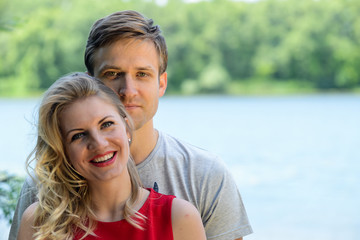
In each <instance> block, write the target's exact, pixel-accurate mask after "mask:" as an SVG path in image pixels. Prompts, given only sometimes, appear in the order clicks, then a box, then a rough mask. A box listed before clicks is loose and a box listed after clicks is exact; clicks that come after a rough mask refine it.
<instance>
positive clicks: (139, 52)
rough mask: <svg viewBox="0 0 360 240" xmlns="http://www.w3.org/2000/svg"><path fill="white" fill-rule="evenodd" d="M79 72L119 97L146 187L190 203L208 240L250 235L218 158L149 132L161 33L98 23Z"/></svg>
mask: <svg viewBox="0 0 360 240" xmlns="http://www.w3.org/2000/svg"><path fill="white" fill-rule="evenodd" d="M85 65H86V67H87V70H88V73H89V74H90V75H93V76H95V77H97V78H99V79H101V80H102V81H103V82H104V83H105V84H106V85H108V86H109V87H111V88H112V89H113V90H114V91H115V92H117V93H118V94H119V97H120V99H121V100H122V102H123V104H124V106H125V108H126V110H127V111H128V113H129V114H130V115H131V117H132V119H133V121H134V125H135V131H134V136H133V139H132V143H131V149H130V150H131V154H132V157H133V159H134V161H135V163H136V165H137V169H138V171H139V175H140V177H141V180H142V182H143V184H144V186H145V187H148V188H154V189H156V190H158V191H159V192H160V193H163V194H172V195H176V196H177V197H178V198H182V199H185V200H188V201H190V202H191V203H193V204H194V205H195V207H196V208H197V209H198V210H199V212H200V214H201V217H202V221H203V224H204V227H205V231H206V236H207V238H208V239H218V240H223V239H224V240H225V239H226V240H228V239H231V240H233V239H242V237H243V236H245V235H247V234H250V233H251V232H252V229H251V226H250V224H249V222H248V219H247V215H246V211H245V208H244V206H243V203H242V200H241V196H240V193H239V191H238V189H237V186H236V184H235V182H234V180H233V178H232V176H231V174H230V173H229V171H228V170H227V169H226V167H225V166H224V165H223V163H222V162H221V161H220V160H219V159H218V157H217V156H215V155H213V154H211V153H209V152H207V151H204V150H202V149H199V148H196V147H194V146H192V145H189V144H187V143H184V142H182V141H180V140H178V139H176V138H174V137H171V136H169V135H167V134H165V133H162V132H160V131H158V130H156V129H155V128H154V126H153V117H154V115H155V114H156V111H157V107H158V101H159V98H160V97H162V96H163V95H164V94H165V90H166V87H167V73H166V67H167V48H166V43H165V39H164V38H163V36H162V35H161V31H160V29H159V27H158V26H154V25H153V21H152V20H151V19H147V18H145V17H144V16H142V15H141V14H139V13H138V12H135V11H122V12H117V13H113V14H111V15H109V16H107V17H105V18H103V19H100V20H98V21H97V22H95V24H94V25H93V27H92V29H91V31H90V34H89V37H88V42H87V45H86V50H85ZM85 107H86V106H85ZM34 189H35V187H34V183H33V182H32V180H31V179H27V181H26V182H25V184H24V186H23V189H22V192H21V197H20V199H19V202H18V206H17V209H16V212H15V216H14V222H13V224H12V227H11V232H10V236H9V239H10V240H12V239H15V238H16V234H17V231H18V225H19V223H20V219H21V215H22V213H23V211H24V210H25V209H26V208H27V206H29V205H30V203H32V202H33V201H35V200H36V198H35V193H34Z"/></svg>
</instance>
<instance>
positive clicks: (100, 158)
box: [92, 152, 115, 163]
mask: <svg viewBox="0 0 360 240" xmlns="http://www.w3.org/2000/svg"><path fill="white" fill-rule="evenodd" d="M114 154H115V152H112V153H109V154H106V155H104V156H102V157H99V158H95V159H94V160H92V162H97V163H98V162H105V161H107V160H110V159H111V158H112V157H113V156H114Z"/></svg>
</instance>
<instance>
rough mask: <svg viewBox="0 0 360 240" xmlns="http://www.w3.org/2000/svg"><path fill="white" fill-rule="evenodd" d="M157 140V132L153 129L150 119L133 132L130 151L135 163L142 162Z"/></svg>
mask: <svg viewBox="0 0 360 240" xmlns="http://www.w3.org/2000/svg"><path fill="white" fill-rule="evenodd" d="M157 140H158V132H157V130H156V129H154V126H153V122H152V121H149V122H147V123H146V124H145V125H144V126H143V127H142V128H140V129H138V130H136V131H135V132H134V134H133V139H132V142H131V146H130V152H131V155H132V157H133V159H134V161H135V164H139V163H141V162H143V161H144V160H145V159H146V158H147V157H148V156H149V154H150V153H151V152H152V150H153V149H154V148H155V146H156V143H157Z"/></svg>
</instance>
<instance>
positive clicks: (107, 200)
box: [89, 174, 131, 222]
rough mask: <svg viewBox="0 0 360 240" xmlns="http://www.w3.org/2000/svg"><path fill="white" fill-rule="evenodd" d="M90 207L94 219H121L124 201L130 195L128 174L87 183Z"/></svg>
mask: <svg viewBox="0 0 360 240" xmlns="http://www.w3.org/2000/svg"><path fill="white" fill-rule="evenodd" d="M89 190H90V195H91V201H92V208H93V211H94V213H95V215H96V219H97V220H98V221H102V222H113V221H119V220H121V219H123V212H124V207H125V203H126V201H127V200H128V199H129V198H130V196H131V182H130V176H129V175H128V174H126V176H124V177H122V178H121V179H120V178H119V179H114V180H112V181H106V182H100V183H98V182H97V183H96V184H89Z"/></svg>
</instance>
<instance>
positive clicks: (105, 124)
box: [101, 121, 114, 129]
mask: <svg viewBox="0 0 360 240" xmlns="http://www.w3.org/2000/svg"><path fill="white" fill-rule="evenodd" d="M112 125H114V122H111V121H109V122H104V123H103V124H101V129H103V128H108V127H110V126H112Z"/></svg>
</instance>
